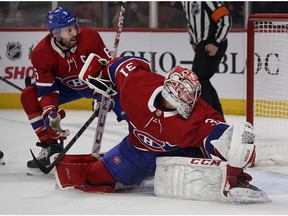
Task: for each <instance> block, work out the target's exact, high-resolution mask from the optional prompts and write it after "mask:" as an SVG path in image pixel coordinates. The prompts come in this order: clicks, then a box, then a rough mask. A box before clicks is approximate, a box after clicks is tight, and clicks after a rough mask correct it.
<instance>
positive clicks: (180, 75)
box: [162, 66, 201, 119]
mask: <svg viewBox="0 0 288 216" xmlns="http://www.w3.org/2000/svg"><path fill="white" fill-rule="evenodd" d="M200 94H201V85H200V83H199V80H198V77H197V75H196V74H195V73H194V72H193V71H191V70H189V69H187V68H183V67H181V66H176V67H174V68H172V69H171V70H170V71H169V73H168V74H167V77H166V79H165V81H164V85H163V90H162V96H163V97H164V98H165V100H167V101H168V102H169V103H170V104H171V105H172V106H174V107H175V108H176V109H177V110H178V113H179V114H180V115H181V116H182V117H183V118H185V119H188V118H189V117H190V115H191V113H192V110H193V107H194V105H195V102H196V101H197V99H198V98H199V96H200Z"/></svg>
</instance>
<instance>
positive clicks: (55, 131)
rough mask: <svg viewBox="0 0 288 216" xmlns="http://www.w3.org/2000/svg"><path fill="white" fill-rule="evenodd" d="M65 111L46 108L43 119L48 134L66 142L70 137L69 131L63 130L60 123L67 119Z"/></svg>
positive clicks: (52, 107) (51, 107)
mask: <svg viewBox="0 0 288 216" xmlns="http://www.w3.org/2000/svg"><path fill="white" fill-rule="evenodd" d="M65 115H66V114H65V111H64V110H63V109H60V110H58V111H57V110H56V108H55V107H54V106H49V107H47V108H44V111H43V114H42V117H43V119H44V124H45V127H46V130H47V132H48V133H49V135H50V136H51V138H53V139H58V140H65V139H66V138H67V136H69V134H70V132H69V130H62V129H61V127H60V121H61V119H63V118H64V117H65Z"/></svg>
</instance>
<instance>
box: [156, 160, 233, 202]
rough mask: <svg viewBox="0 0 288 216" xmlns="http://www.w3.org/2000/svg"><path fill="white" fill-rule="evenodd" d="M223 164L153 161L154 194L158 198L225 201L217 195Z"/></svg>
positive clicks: (225, 199)
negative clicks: (154, 167) (154, 164)
mask: <svg viewBox="0 0 288 216" xmlns="http://www.w3.org/2000/svg"><path fill="white" fill-rule="evenodd" d="M225 164H226V162H223V161H217V160H211V159H203V158H188V157H157V160H156V165H157V166H156V172H155V179H154V193H155V195H156V196H159V197H167V198H177V199H191V200H203V201H222V202H227V201H229V200H228V199H227V198H226V197H223V196H222V195H221V193H220V190H221V182H222V176H223V174H222V173H223V171H222V167H223V166H225Z"/></svg>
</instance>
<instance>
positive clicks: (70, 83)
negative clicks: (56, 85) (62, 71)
mask: <svg viewBox="0 0 288 216" xmlns="http://www.w3.org/2000/svg"><path fill="white" fill-rule="evenodd" d="M61 82H62V83H63V84H64V85H65V86H67V87H69V88H71V89H75V90H82V89H86V88H88V86H87V84H86V83H84V82H83V81H81V80H79V78H78V75H71V76H68V77H65V78H64V79H62V80H61Z"/></svg>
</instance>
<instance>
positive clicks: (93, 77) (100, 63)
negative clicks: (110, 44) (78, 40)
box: [79, 53, 117, 98]
mask: <svg viewBox="0 0 288 216" xmlns="http://www.w3.org/2000/svg"><path fill="white" fill-rule="evenodd" d="M107 63H108V62H107V60H106V59H103V58H101V57H100V56H99V55H97V54H94V53H91V54H90V55H89V56H88V58H87V60H86V61H85V64H84V65H83V67H82V69H81V71H80V73H79V79H80V80H83V81H84V82H85V83H87V85H88V86H89V88H91V89H94V90H95V91H96V92H97V93H100V94H102V95H104V96H105V97H109V98H110V97H111V96H114V95H116V94H117V91H115V90H114V89H113V86H112V83H111V82H110V81H109V80H106V79H102V73H101V72H102V70H103V68H104V67H105V66H106V65H107Z"/></svg>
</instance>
